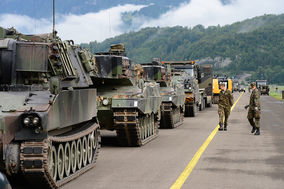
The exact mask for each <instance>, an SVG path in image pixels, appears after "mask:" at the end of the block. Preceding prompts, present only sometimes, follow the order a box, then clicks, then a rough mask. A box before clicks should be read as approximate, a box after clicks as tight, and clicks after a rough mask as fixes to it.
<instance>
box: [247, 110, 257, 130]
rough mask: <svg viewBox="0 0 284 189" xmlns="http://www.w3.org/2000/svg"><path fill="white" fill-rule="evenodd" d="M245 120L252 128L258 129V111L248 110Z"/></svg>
mask: <svg viewBox="0 0 284 189" xmlns="http://www.w3.org/2000/svg"><path fill="white" fill-rule="evenodd" d="M247 118H248V121H249V123H250V125H251V126H252V127H256V128H259V121H260V111H256V110H252V109H249V110H248V116H247Z"/></svg>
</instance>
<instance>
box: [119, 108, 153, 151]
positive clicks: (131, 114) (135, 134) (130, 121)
mask: <svg viewBox="0 0 284 189" xmlns="http://www.w3.org/2000/svg"><path fill="white" fill-rule="evenodd" d="M114 124H115V127H116V133H117V137H118V141H119V143H120V145H122V146H143V145H145V144H146V143H148V142H150V141H151V140H153V139H155V138H156V137H157V136H158V124H159V120H158V119H157V116H155V115H154V114H152V115H151V116H150V115H145V114H139V112H138V111H137V110H135V109H121V110H116V111H115V112H114Z"/></svg>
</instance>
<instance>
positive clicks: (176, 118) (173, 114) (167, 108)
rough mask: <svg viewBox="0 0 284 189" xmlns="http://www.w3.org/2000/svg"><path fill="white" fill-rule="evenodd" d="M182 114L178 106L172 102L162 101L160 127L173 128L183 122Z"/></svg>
mask: <svg viewBox="0 0 284 189" xmlns="http://www.w3.org/2000/svg"><path fill="white" fill-rule="evenodd" d="M183 119H184V115H183V113H182V111H181V109H180V107H175V108H173V105H172V103H162V106H161V123H160V129H174V128H176V127H178V126H180V125H182V124H183Z"/></svg>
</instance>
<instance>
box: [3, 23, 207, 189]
mask: <svg viewBox="0 0 284 189" xmlns="http://www.w3.org/2000/svg"><path fill="white" fill-rule="evenodd" d="M210 92H211V93H210ZM0 95H1V98H0V156H1V158H2V159H1V161H0V169H1V171H2V172H4V173H5V174H6V175H7V176H8V177H14V176H15V177H24V178H25V179H26V180H27V181H29V182H31V183H32V186H33V187H34V188H58V187H60V186H62V185H64V184H65V183H67V182H69V181H71V180H72V179H75V178H76V177H78V176H79V175H81V174H82V173H84V172H86V171H88V170H89V169H91V168H92V167H94V165H95V163H96V159H97V156H98V153H99V149H100V146H101V136H100V130H110V131H116V133H117V139H118V142H119V144H120V145H122V146H142V145H144V144H146V143H148V142H150V141H151V140H153V139H155V138H156V137H157V136H158V128H175V127H177V126H179V125H181V124H182V123H183V120H184V115H185V116H194V115H195V113H196V112H197V111H198V108H199V109H200V110H202V109H204V107H205V106H211V96H212V68H211V67H210V66H209V67H208V66H207V67H206V66H205V67H202V66H199V65H197V64H195V63H192V62H186V63H183V64H182V65H181V64H172V63H170V64H161V62H159V61H153V62H150V63H141V64H133V63H132V61H131V60H130V59H129V58H128V57H127V56H126V51H125V47H124V45H122V44H117V45H112V46H111V47H110V49H109V51H107V52H98V53H96V54H92V53H90V52H89V51H87V50H85V49H82V48H80V47H79V46H77V45H75V44H74V42H73V41H72V40H69V41H62V40H61V39H60V38H59V37H57V36H56V35H55V34H54V33H53V34H45V35H23V34H21V33H18V32H17V31H16V30H15V29H13V28H11V29H2V28H0Z"/></svg>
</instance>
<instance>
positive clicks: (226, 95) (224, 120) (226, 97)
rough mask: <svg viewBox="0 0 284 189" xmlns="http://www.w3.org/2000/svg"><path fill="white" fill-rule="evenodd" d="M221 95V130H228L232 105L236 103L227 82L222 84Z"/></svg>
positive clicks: (219, 107)
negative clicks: (226, 84)
mask: <svg viewBox="0 0 284 189" xmlns="http://www.w3.org/2000/svg"><path fill="white" fill-rule="evenodd" d="M220 89H221V91H220V97H219V103H218V114H219V125H220V127H219V131H223V130H224V131H227V126H228V119H229V115H230V112H231V107H232V106H233V104H234V98H233V95H232V92H231V91H230V90H228V89H227V88H226V86H225V84H222V83H221V84H220ZM223 126H224V128H223Z"/></svg>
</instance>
